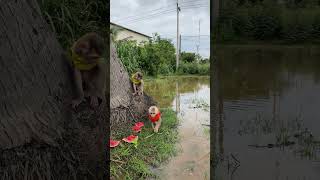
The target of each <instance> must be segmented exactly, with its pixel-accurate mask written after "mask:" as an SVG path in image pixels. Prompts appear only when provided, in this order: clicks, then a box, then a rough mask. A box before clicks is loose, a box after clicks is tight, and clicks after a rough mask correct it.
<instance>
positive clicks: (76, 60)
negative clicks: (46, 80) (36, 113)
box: [70, 32, 107, 108]
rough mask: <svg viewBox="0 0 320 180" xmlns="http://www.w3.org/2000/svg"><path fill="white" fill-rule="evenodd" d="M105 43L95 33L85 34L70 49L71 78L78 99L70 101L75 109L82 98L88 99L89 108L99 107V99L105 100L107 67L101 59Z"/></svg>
mask: <svg viewBox="0 0 320 180" xmlns="http://www.w3.org/2000/svg"><path fill="white" fill-rule="evenodd" d="M104 50H105V43H104V40H103V38H102V37H100V36H99V35H98V34H96V33H93V32H92V33H87V34H85V35H84V36H82V37H80V38H79V39H78V40H77V41H76V42H75V43H74V44H73V46H72V47H71V49H70V56H71V60H72V67H73V68H72V69H73V77H74V81H75V86H76V90H77V91H78V97H77V98H76V99H74V100H73V101H72V107H73V108H75V107H77V106H78V105H79V104H80V103H81V102H82V101H83V100H84V97H90V106H91V107H96V106H98V105H99V99H100V100H102V101H104V100H105V83H106V71H107V69H106V68H107V67H106V64H105V62H104V59H103V58H102V55H103V52H104Z"/></svg>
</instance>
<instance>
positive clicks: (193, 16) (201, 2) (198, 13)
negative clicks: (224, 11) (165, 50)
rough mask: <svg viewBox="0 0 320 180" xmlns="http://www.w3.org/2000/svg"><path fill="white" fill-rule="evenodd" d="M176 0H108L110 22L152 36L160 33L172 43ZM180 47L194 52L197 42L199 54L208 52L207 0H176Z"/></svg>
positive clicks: (208, 16) (173, 40)
mask: <svg viewBox="0 0 320 180" xmlns="http://www.w3.org/2000/svg"><path fill="white" fill-rule="evenodd" d="M176 2H177V0H158V1H154V0H111V1H110V8H111V9H110V14H111V17H110V19H111V22H113V23H116V24H119V25H122V26H124V27H127V28H129V29H133V30H135V31H138V32H141V33H144V34H147V35H150V36H152V34H153V33H156V32H157V33H158V34H160V36H161V37H163V38H169V39H172V42H173V43H174V44H175V47H176V27H177V22H176V20H177V18H176V17H177V12H176ZM179 6H180V8H181V11H180V23H179V24H180V26H179V27H180V34H181V36H182V38H181V51H187V52H197V48H196V46H197V44H198V42H199V39H198V35H199V20H200V35H201V36H200V46H199V53H200V55H201V56H202V57H209V55H210V36H209V35H210V6H209V0H193V1H192V0H179Z"/></svg>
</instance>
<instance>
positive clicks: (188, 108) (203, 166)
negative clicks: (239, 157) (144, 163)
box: [145, 77, 210, 180]
mask: <svg viewBox="0 0 320 180" xmlns="http://www.w3.org/2000/svg"><path fill="white" fill-rule="evenodd" d="M145 84H146V87H145V91H146V92H147V93H148V94H150V95H151V96H152V97H153V98H155V100H156V101H157V102H158V103H159V106H160V108H168V107H169V108H173V109H174V110H175V111H176V112H177V115H178V117H179V120H180V125H179V127H178V132H179V138H180V139H179V144H177V147H178V149H179V153H178V154H177V156H176V157H173V158H172V159H170V160H169V162H168V163H167V164H164V165H163V166H162V167H159V168H157V169H154V171H155V173H156V174H158V175H159V176H160V177H161V179H166V180H179V179H183V180H189V179H190V180H193V179H210V171H209V169H210V139H209V137H210V132H209V131H210V129H209V126H210V119H209V118H210V110H209V109H210V85H209V77H165V78H162V79H157V80H149V81H148V80H147V81H146V83H145ZM163 123H165V119H164V120H163Z"/></svg>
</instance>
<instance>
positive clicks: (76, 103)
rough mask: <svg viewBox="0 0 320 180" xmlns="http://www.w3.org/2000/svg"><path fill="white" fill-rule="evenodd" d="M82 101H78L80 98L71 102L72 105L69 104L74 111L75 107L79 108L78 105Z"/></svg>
mask: <svg viewBox="0 0 320 180" xmlns="http://www.w3.org/2000/svg"><path fill="white" fill-rule="evenodd" d="M82 100H83V99H80V98H79V99H75V100H72V103H71V105H72V108H73V109H75V108H76V107H77V106H79V104H81V102H82Z"/></svg>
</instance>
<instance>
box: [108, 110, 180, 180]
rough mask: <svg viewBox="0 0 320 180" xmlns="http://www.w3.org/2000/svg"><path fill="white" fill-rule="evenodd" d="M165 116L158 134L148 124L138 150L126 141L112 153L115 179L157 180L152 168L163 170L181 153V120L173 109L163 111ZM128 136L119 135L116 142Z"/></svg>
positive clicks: (111, 167) (140, 138)
mask: <svg viewBox="0 0 320 180" xmlns="http://www.w3.org/2000/svg"><path fill="white" fill-rule="evenodd" d="M161 112H162V119H163V122H162V124H161V127H160V129H159V133H158V134H154V133H153V131H152V127H151V124H150V123H149V122H147V123H145V126H144V127H143V128H142V131H141V132H140V133H139V135H138V136H139V139H138V146H137V148H135V147H134V145H133V144H129V143H125V142H124V141H122V142H121V143H120V145H119V146H118V147H116V148H113V149H111V150H110V158H111V163H110V174H111V177H112V178H111V179H135V180H136V179H145V178H147V177H156V175H155V174H153V173H152V171H151V167H159V165H160V164H161V163H163V162H165V161H167V160H168V159H169V158H170V157H172V156H174V155H175V154H176V153H177V148H176V142H177V140H178V132H177V125H178V119H177V116H176V114H175V112H174V111H173V110H171V109H161ZM128 128H129V127H128ZM130 128H131V127H130ZM128 135H130V134H122V136H121V135H120V134H119V136H118V137H114V139H118V140H119V139H122V138H123V137H127V136H128Z"/></svg>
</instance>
